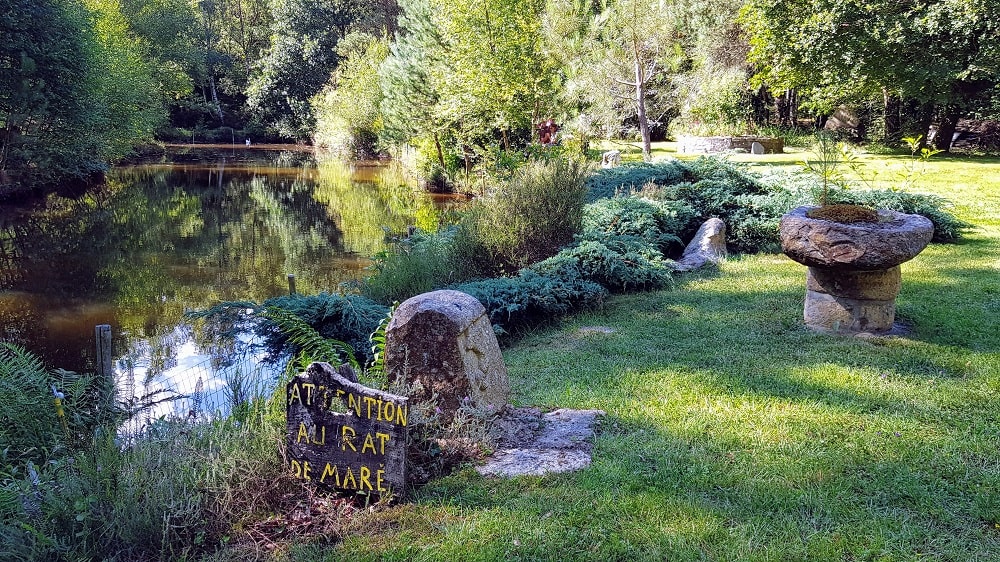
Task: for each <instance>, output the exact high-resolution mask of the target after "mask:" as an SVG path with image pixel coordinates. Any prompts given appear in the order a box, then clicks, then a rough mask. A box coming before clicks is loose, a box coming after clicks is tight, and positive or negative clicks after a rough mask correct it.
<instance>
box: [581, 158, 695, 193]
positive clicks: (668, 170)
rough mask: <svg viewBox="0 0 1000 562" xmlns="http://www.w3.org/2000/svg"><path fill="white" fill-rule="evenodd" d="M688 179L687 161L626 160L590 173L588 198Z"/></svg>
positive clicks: (689, 174) (672, 183)
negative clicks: (652, 161)
mask: <svg viewBox="0 0 1000 562" xmlns="http://www.w3.org/2000/svg"><path fill="white" fill-rule="evenodd" d="M691 179H692V176H691V172H690V171H689V169H688V166H687V164H686V163H685V162H682V161H680V160H665V161H663V162H657V163H655V164H653V163H648V162H634V163H633V162H629V163H627V164H625V165H623V166H617V167H615V168H604V169H601V170H597V171H596V172H594V173H593V174H591V176H590V177H588V178H587V201H588V202H591V203H593V202H594V201H598V200H600V199H605V198H609V197H614V196H616V195H621V194H626V195H627V194H629V193H632V192H635V191H639V190H641V189H642V188H643V187H644V186H646V185H648V184H652V185H655V186H664V185H674V184H678V183H681V182H684V181H690V180H691Z"/></svg>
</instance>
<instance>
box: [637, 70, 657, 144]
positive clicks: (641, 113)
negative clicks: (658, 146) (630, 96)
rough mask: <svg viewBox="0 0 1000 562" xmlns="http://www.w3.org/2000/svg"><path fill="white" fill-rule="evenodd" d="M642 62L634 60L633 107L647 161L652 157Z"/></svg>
mask: <svg viewBox="0 0 1000 562" xmlns="http://www.w3.org/2000/svg"><path fill="white" fill-rule="evenodd" d="M643 74H644V73H643V71H642V64H641V62H640V60H639V58H638V57H636V61H635V107H636V116H637V117H638V118H639V136H641V137H642V160H643V161H644V162H649V161H650V160H652V159H653V156H652V148H651V146H650V143H649V119H648V118H647V117H646V79H645V78H646V77H645V76H643Z"/></svg>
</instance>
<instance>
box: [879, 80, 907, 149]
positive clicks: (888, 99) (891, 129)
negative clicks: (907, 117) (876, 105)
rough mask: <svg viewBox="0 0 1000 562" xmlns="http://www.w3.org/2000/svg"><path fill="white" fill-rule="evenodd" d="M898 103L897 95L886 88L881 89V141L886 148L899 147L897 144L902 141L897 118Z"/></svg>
mask: <svg viewBox="0 0 1000 562" xmlns="http://www.w3.org/2000/svg"><path fill="white" fill-rule="evenodd" d="M900 101H901V100H900V99H899V95H897V94H896V93H895V92H892V91H890V90H889V89H888V88H882V108H883V121H882V122H883V127H884V128H883V131H882V139H881V141H882V144H884V145H886V146H891V147H896V146H899V142H900V141H901V140H902V139H903V131H902V126H901V123H900V118H899V106H900Z"/></svg>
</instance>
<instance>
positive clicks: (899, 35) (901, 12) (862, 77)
mask: <svg viewBox="0 0 1000 562" xmlns="http://www.w3.org/2000/svg"><path fill="white" fill-rule="evenodd" d="M997 14H1000V3H998V2H997V1H996V0H929V1H926V2H917V3H910V2H903V3H900V2H891V1H889V0H876V1H874V2H867V1H866V2H862V1H860V0H749V2H747V4H746V6H745V8H744V11H743V14H742V16H741V19H742V21H743V23H744V25H745V26H746V28H747V30H748V32H749V34H750V37H751V46H752V48H751V51H750V54H749V58H750V61H751V62H752V63H753V64H754V65H755V66H756V68H757V76H756V78H757V80H758V81H759V82H761V83H766V84H768V85H769V86H770V87H771V88H772V89H774V88H798V89H801V90H802V91H804V92H807V95H808V98H809V99H810V100H811V103H812V104H813V105H814V106H816V107H817V108H819V109H824V110H826V111H830V110H831V109H832V108H833V107H835V106H836V105H838V104H840V103H849V102H857V101H859V100H862V99H868V98H871V97H881V98H882V99H883V100H884V103H885V105H886V107H887V109H888V106H889V105H890V104H891V103H898V102H897V100H899V99H904V100H913V101H915V102H917V104H918V105H920V106H923V107H925V108H926V109H925V111H927V114H928V115H929V108H933V107H935V106H936V107H938V108H939V109H940V110H941V112H942V113H943V114H944V116H945V118H946V119H945V121H950V122H951V123H952V124H953V123H954V121H955V120H957V117H958V116H959V115H961V114H962V113H963V112H965V111H968V110H969V109H970V108H971V107H973V106H975V105H976V104H978V103H980V100H981V97H982V96H983V94H984V92H987V91H988V90H989V89H990V88H991V87H992V86H993V85H995V84H996V83H997V82H998V80H1000V63H998V61H1000V57H998V55H997V44H998V42H1000V18H998V17H997ZM887 113H888V111H887ZM927 124H929V123H927V122H925V124H924V127H926V125H927ZM942 129H944V127H942ZM923 132H924V133H926V130H925V131H923ZM942 133H945V134H943V135H939V139H941V141H942V145H941V147H942V148H947V146H949V145H950V142H951V140H950V139H951V135H950V132H948V131H945V130H942Z"/></svg>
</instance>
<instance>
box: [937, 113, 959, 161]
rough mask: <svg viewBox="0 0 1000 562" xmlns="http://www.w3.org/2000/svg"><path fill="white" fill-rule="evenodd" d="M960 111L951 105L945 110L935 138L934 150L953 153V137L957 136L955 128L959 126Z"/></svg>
mask: <svg viewBox="0 0 1000 562" xmlns="http://www.w3.org/2000/svg"><path fill="white" fill-rule="evenodd" d="M959 115H960V114H959V112H958V109H957V108H956V107H955V106H954V105H949V106H948V107H947V108H946V109H945V114H944V116H943V117H942V118H941V124H940V125H938V130H937V135H935V136H934V148H936V149H938V150H942V151H944V152H949V151H951V141H952V137H954V136H955V128H956V127H957V126H958V118H959Z"/></svg>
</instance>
